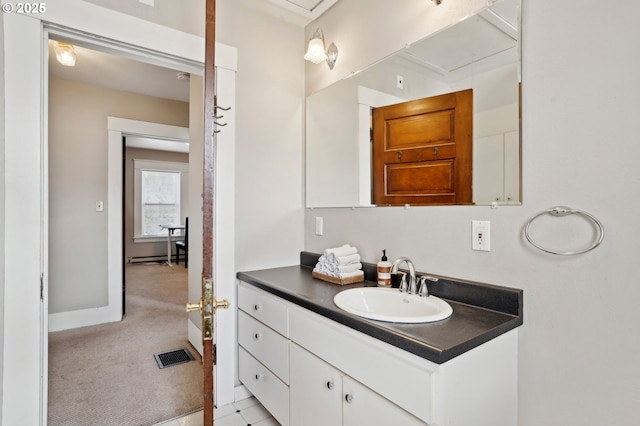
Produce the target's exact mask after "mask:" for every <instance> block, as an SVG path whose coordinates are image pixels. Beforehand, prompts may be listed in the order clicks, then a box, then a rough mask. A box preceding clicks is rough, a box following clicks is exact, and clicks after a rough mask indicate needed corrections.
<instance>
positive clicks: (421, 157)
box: [372, 89, 473, 205]
mask: <svg viewBox="0 0 640 426" xmlns="http://www.w3.org/2000/svg"><path fill="white" fill-rule="evenodd" d="M472 152H473V91H472V90H471V89H469V90H463V91H460V92H455V93H449V94H445V95H440V96H434V97H431V98H424V99H418V100H415V101H410V102H404V103H401V104H395V105H389V106H386V107H380V108H374V109H373V148H372V155H373V167H372V168H373V179H372V180H373V203H374V204H377V205H403V204H411V205H421V204H471V203H472V159H473V154H472Z"/></svg>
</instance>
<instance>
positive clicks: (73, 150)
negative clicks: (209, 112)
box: [49, 77, 189, 314]
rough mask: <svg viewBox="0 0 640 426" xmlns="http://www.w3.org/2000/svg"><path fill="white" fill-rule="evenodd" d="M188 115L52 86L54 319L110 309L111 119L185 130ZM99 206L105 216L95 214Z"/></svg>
mask: <svg viewBox="0 0 640 426" xmlns="http://www.w3.org/2000/svg"><path fill="white" fill-rule="evenodd" d="M188 108H189V106H188V104H187V103H185V102H180V101H173V100H168V99H159V98H153V97H150V96H142V95H136V94H133V93H126V92H119V91H115V90H111V89H106V88H102V87H98V86H93V85H88V84H84V83H77V82H71V81H68V80H62V79H59V78H54V77H51V78H50V79H49V224H50V232H49V256H50V257H49V311H50V313H52V314H55V313H60V312H68V311H76V310H81V309H88V308H96V307H101V306H107V304H108V282H107V211H108V209H109V206H108V205H107V204H108V203H106V200H107V193H108V191H107V189H108V188H107V184H108V181H107V139H108V132H107V117H108V116H117V117H122V118H128V119H132V120H140V121H148V122H154V123H162V124H170V125H177V126H183V127H186V126H188V124H189V109H188ZM99 200H102V201H105V211H104V212H96V211H95V202H96V201H99ZM165 252H166V250H165Z"/></svg>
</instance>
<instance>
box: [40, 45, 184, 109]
mask: <svg viewBox="0 0 640 426" xmlns="http://www.w3.org/2000/svg"><path fill="white" fill-rule="evenodd" d="M54 43H55V42H54V41H53V40H49V75H50V76H54V77H58V78H62V79H65V80H72V81H78V82H82V83H87V84H94V85H98V86H102V87H107V88H110V89H114V90H121V91H125V92H133V93H139V94H142V95H148V96H155V97H158V98H164V99H173V100H177V101H183V102H189V81H188V80H178V71H177V70H172V69H168V68H162V67H159V66H155V65H151V64H145V63H143V62H139V61H135V60H132V59H128V58H125V57H123V56H117V55H112V54H109V53H104V52H98V51H96V50H91V49H87V48H84V47H80V46H75V51H76V65H75V66H73V67H67V66H64V65H61V64H60V63H59V62H58V61H57V60H56V54H55V52H54V50H53V45H54Z"/></svg>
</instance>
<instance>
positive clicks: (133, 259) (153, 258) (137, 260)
mask: <svg viewBox="0 0 640 426" xmlns="http://www.w3.org/2000/svg"><path fill="white" fill-rule="evenodd" d="M175 260H176V256H175V255H172V256H171V261H172V262H173V261H175ZM166 261H167V255H166V254H164V255H157V256H133V257H128V258H127V263H145V262H166Z"/></svg>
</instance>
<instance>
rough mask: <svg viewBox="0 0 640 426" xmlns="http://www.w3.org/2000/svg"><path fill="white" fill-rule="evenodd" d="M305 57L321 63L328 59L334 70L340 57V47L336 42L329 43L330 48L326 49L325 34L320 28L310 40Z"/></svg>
mask: <svg viewBox="0 0 640 426" xmlns="http://www.w3.org/2000/svg"><path fill="white" fill-rule="evenodd" d="M304 59H306V60H307V61H310V62H313V63H314V64H319V63H320V62H322V61H327V65H329V69H330V70H332V69H333V66H334V65H335V64H336V60H337V59H338V48H337V47H336V45H335V44H334V43H331V44H330V45H329V49H327V50H326V51H325V49H324V35H323V34H322V30H321V29H320V28H318V29H317V30H316V31H315V32H314V33H313V35H312V36H311V40H309V46H308V47H307V53H306V54H305V55H304Z"/></svg>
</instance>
